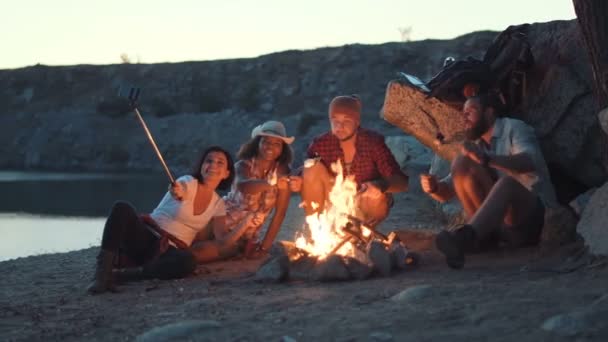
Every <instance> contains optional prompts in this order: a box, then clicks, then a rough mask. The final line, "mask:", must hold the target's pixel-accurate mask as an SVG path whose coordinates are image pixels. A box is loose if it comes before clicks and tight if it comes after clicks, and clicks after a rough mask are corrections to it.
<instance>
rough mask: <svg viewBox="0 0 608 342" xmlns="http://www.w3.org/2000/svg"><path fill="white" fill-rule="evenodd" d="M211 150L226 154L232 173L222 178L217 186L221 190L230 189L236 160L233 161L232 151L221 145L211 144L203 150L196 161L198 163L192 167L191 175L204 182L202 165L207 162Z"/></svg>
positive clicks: (229, 169)
mask: <svg viewBox="0 0 608 342" xmlns="http://www.w3.org/2000/svg"><path fill="white" fill-rule="evenodd" d="M211 152H220V153H223V154H224V156H226V162H227V163H228V165H227V167H228V172H229V173H230V175H228V178H226V179H224V180H222V181H221V182H220V184H219V185H218V186H217V188H218V189H220V190H228V189H230V186H231V185H232V181H233V180H234V175H235V172H234V162H233V161H232V156H231V155H230V153H229V152H228V151H226V150H224V149H223V148H221V147H219V146H209V147H208V148H207V149H206V150H205V151H203V154H201V156H200V158H199V160H198V161H197V162H196V164H194V168H193V169H192V173H191V174H190V175H191V176H192V177H194V178H196V179H197V180H198V181H199V182H201V183H202V182H203V176H201V166H202V165H203V163H204V162H205V158H207V155H208V154H209V153H211Z"/></svg>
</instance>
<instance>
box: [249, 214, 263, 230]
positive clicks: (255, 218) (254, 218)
mask: <svg viewBox="0 0 608 342" xmlns="http://www.w3.org/2000/svg"><path fill="white" fill-rule="evenodd" d="M249 220H250V221H249V222H250V224H251V225H253V226H254V227H257V226H260V225H262V223H264V215H262V214H260V213H253V214H251V216H250V218H249Z"/></svg>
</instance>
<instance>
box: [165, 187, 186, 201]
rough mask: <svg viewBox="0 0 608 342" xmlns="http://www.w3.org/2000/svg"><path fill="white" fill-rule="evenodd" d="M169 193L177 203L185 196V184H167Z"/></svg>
mask: <svg viewBox="0 0 608 342" xmlns="http://www.w3.org/2000/svg"><path fill="white" fill-rule="evenodd" d="M169 193H170V194H171V196H172V197H173V198H175V199H176V200H178V201H181V200H182V199H183V198H184V195H185V194H186V184H184V183H182V182H175V183H172V184H169Z"/></svg>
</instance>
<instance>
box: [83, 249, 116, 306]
mask: <svg viewBox="0 0 608 342" xmlns="http://www.w3.org/2000/svg"><path fill="white" fill-rule="evenodd" d="M115 255H116V254H115V253H114V252H110V251H106V250H103V249H102V250H101V251H99V254H97V264H96V267H95V278H94V280H93V282H92V283H91V284H90V285H89V287H88V288H87V292H88V293H90V294H93V295H94V294H99V293H104V292H106V291H112V292H116V288H115V287H114V282H113V281H112V267H113V263H114V256H115Z"/></svg>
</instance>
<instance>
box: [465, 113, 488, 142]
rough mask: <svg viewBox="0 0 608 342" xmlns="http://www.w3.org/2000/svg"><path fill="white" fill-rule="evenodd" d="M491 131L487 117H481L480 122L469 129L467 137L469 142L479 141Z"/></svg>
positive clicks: (466, 133) (466, 132)
mask: <svg viewBox="0 0 608 342" xmlns="http://www.w3.org/2000/svg"><path fill="white" fill-rule="evenodd" d="M488 129H489V127H488V120H487V119H486V117H485V116H483V115H482V116H481V117H480V118H479V121H477V123H476V124H475V125H473V127H471V128H469V129H467V130H466V131H465V135H466V137H467V139H469V140H477V139H479V138H481V136H482V135H483V134H484V133H485V132H487V131H488Z"/></svg>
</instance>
